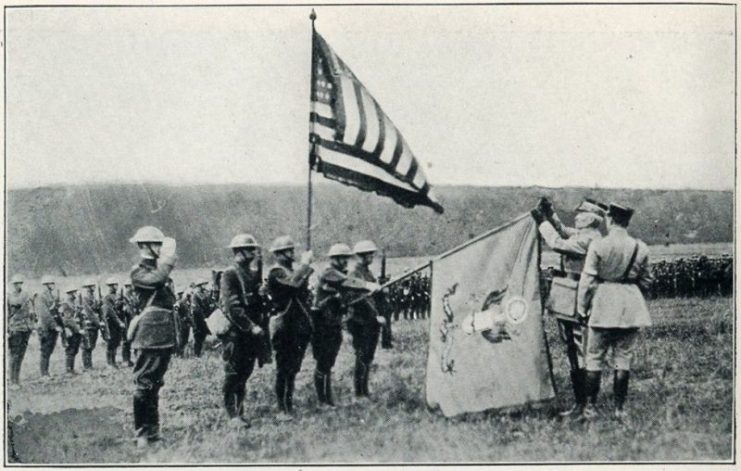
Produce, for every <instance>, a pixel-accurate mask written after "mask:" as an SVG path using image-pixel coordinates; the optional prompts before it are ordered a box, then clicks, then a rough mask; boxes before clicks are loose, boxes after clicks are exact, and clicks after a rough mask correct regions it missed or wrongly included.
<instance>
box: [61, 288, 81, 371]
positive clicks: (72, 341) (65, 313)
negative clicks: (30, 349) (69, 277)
mask: <svg viewBox="0 0 741 471" xmlns="http://www.w3.org/2000/svg"><path fill="white" fill-rule="evenodd" d="M65 293H66V294H67V299H66V300H65V301H64V302H63V303H62V305H61V310H62V322H63V323H64V339H65V342H66V345H65V346H64V362H65V363H64V365H65V369H66V371H67V374H69V375H74V374H77V373H76V372H75V357H76V356H77V353H78V352H79V351H80V344H81V343H82V336H83V335H85V329H84V327H83V325H84V324H83V316H82V306H80V305H79V304H78V303H77V288H75V287H74V286H71V287H69V288H67V290H66V291H65Z"/></svg>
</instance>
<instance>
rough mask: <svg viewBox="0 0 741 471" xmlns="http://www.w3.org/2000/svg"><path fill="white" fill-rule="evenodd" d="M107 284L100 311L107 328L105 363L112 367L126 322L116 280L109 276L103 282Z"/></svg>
mask: <svg viewBox="0 0 741 471" xmlns="http://www.w3.org/2000/svg"><path fill="white" fill-rule="evenodd" d="M105 284H106V286H108V294H106V295H105V297H104V298H103V303H102V304H103V305H102V313H103V322H105V323H106V326H107V330H108V345H107V348H106V363H108V366H110V367H112V368H118V365H116V350H118V346H119V345H121V340H122V339H123V337H124V336H125V335H126V331H125V329H126V322H125V320H124V313H123V306H124V301H123V299H122V298H119V296H118V280H117V279H115V278H113V277H111V278H108V279H107V280H106V282H105Z"/></svg>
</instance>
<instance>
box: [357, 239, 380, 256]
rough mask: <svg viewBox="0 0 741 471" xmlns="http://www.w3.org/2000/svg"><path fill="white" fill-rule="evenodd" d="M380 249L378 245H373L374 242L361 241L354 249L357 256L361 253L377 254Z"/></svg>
mask: <svg viewBox="0 0 741 471" xmlns="http://www.w3.org/2000/svg"><path fill="white" fill-rule="evenodd" d="M377 251H378V247H376V244H374V243H373V241H372V240H361V241H360V242H358V243H357V244H355V247H353V252H355V253H356V254H361V253H370V252H377Z"/></svg>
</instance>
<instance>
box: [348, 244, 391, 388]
mask: <svg viewBox="0 0 741 471" xmlns="http://www.w3.org/2000/svg"><path fill="white" fill-rule="evenodd" d="M377 251H378V248H377V247H376V244H374V243H373V242H372V241H370V240H362V241H360V242H358V243H356V244H355V247H353V253H354V254H355V256H356V257H357V262H356V263H355V267H354V269H353V271H352V272H351V273H350V276H352V277H354V278H357V279H359V280H364V281H368V282H371V283H376V277H375V276H374V275H373V272H371V269H370V265H371V263H373V256H374V255H375V253H376V252H377ZM385 305H386V302H385V299H384V294H383V293H381V292H378V293H376V294H375V295H374V296H372V297H370V296H368V297H366V298H364V299H363V300H362V301H359V302H356V303H354V304H353V305H352V306H351V308H350V313H351V314H350V318H349V319H348V320H347V330H348V331H349V332H350V334H351V335H352V346H353V349H354V350H355V373H354V384H353V385H354V388H355V397H357V398H368V399H369V398H370V396H369V392H368V380H369V378H370V368H371V363H373V357H374V356H375V354H376V345H378V337H379V335H380V333H381V326H382V325H383V324H385V323H386V318H385V317H383V316H382V315H381V311H383V310H385V309H384V307H385Z"/></svg>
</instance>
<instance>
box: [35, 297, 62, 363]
mask: <svg viewBox="0 0 741 471" xmlns="http://www.w3.org/2000/svg"><path fill="white" fill-rule="evenodd" d="M36 309H37V311H38V312H37V313H38V316H39V326H38V334H39V344H40V349H41V357H40V359H39V370H40V371H41V376H49V359H50V358H51V355H52V353H54V348H56V346H57V338H58V337H59V328H60V326H59V323H58V320H57V319H58V318H59V304H58V301H57V299H56V298H55V297H54V294H53V293H52V292H51V291H50V290H49V289H44V290H43V291H42V292H41V294H40V295H39V296H38V300H37V302H36Z"/></svg>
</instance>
